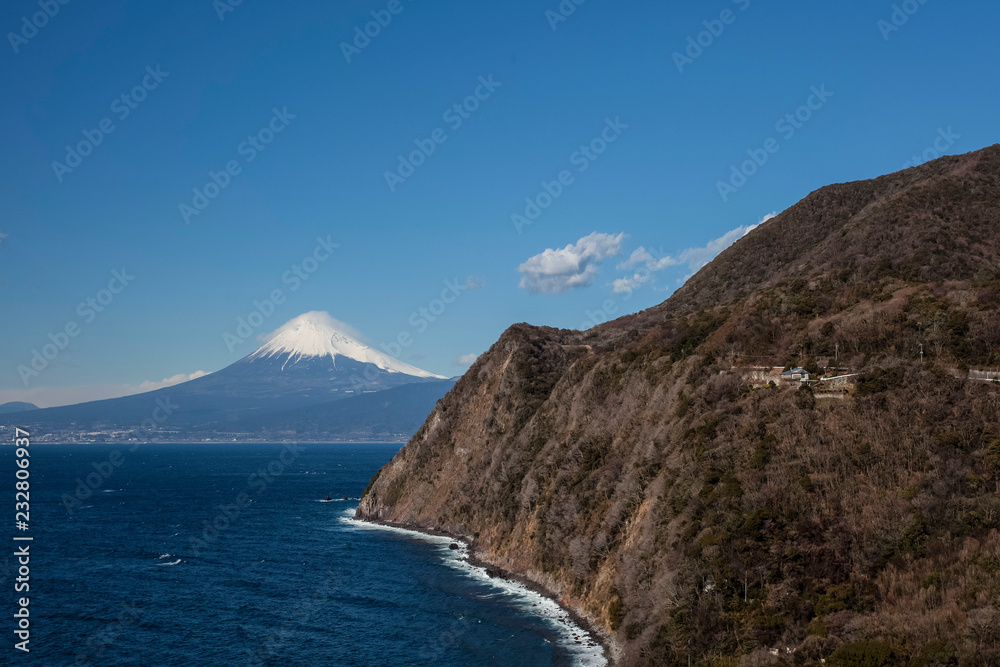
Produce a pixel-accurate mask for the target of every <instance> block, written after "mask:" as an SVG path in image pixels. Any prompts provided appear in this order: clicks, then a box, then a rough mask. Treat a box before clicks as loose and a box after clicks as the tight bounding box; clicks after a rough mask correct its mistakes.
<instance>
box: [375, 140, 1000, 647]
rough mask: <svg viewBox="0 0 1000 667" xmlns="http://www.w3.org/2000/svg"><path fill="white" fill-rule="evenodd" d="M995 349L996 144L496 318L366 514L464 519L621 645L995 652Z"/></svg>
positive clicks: (395, 519)
mask: <svg viewBox="0 0 1000 667" xmlns="http://www.w3.org/2000/svg"><path fill="white" fill-rule="evenodd" d="M998 365H1000V146H991V147H989V148H986V149H983V150H981V151H977V152H975V153H970V154H967V155H961V156H956V157H947V158H942V159H940V160H936V161H933V162H929V163H927V164H924V165H922V166H919V167H916V168H913V169H909V170H906V171H903V172H899V173H896V174H891V175H888V176H883V177H880V178H876V179H872V180H868V181H859V182H854V183H844V184H838V185H831V186H827V187H824V188H821V189H820V190H817V191H816V192H813V193H812V194H810V195H809V196H807V197H806V198H805V199H803V200H802V201H801V202H799V203H798V204H796V205H795V206H793V207H791V208H789V209H788V210H786V211H784V212H783V213H781V214H780V215H778V216H777V217H776V218H774V219H772V220H769V221H768V222H766V223H764V224H762V225H761V226H760V227H758V228H757V229H756V230H754V231H752V232H751V233H749V234H748V235H746V236H745V237H744V238H743V239H741V240H739V241H737V242H736V243H735V244H734V245H733V246H732V247H730V248H729V249H728V250H726V251H724V252H723V253H721V254H720V255H719V256H718V257H717V258H716V259H715V260H714V261H713V262H711V263H710V264H708V265H707V266H706V267H704V268H703V269H702V270H701V271H699V272H698V273H697V274H696V275H695V276H694V277H692V278H691V279H690V280H689V281H688V282H687V283H686V284H685V285H684V286H683V287H682V288H681V289H680V290H678V291H677V293H676V294H674V295H673V296H671V297H670V298H669V299H668V300H667V301H665V302H663V303H661V304H659V305H657V306H654V307H652V308H649V309H647V310H645V311H642V312H640V313H636V314H634V315H629V316H626V317H622V318H619V319H617V320H614V321H612V322H609V323H607V324H604V325H600V326H597V327H594V328H593V329H590V330H588V331H585V332H580V331H567V330H559V329H553V328H549V327H539V326H531V325H528V324H515V325H513V326H511V327H510V328H509V329H508V330H507V331H506V332H504V334H503V335H502V336H501V337H500V339H499V340H498V341H497V342H496V343H495V344H494V345H493V346H492V347H491V348H490V350H489V351H488V352H487V353H485V354H483V355H482V356H481V357H480V358H479V359H478V360H477V361H476V363H475V364H474V365H473V367H472V368H471V369H470V370H469V371H468V372H467V373H466V374H465V375H464V376H463V377H462V378H461V380H459V382H458V383H457V384H456V386H455V388H454V390H452V391H451V392H450V393H449V394H448V395H447V396H446V397H445V398H444V399H443V400H442V401H440V402H439V403H438V405H437V407H435V409H434V411H433V412H432V413H431V414H430V415H429V417H428V419H427V421H426V422H425V423H424V425H423V426H422V427H421V429H420V431H419V432H418V433H417V434H416V435H415V436H414V438H413V439H412V440H411V441H410V442H409V443H408V444H407V445H406V446H405V447H404V448H403V449H402V450H401V451H400V452H399V453H398V454H397V455H396V457H395V458H394V459H393V460H392V461H391V462H390V463H389V464H387V465H386V466H385V467H383V468H382V470H380V471H379V473H378V475H376V476H375V477H374V478H373V479H372V482H371V484H370V485H369V487H368V489H367V490H366V491H365V493H364V495H363V497H362V500H361V504H360V506H359V508H358V511H357V514H356V516H357V517H358V518H361V519H367V520H371V521H378V522H385V523H390V524H395V525H404V526H409V527H413V528H417V529H422V530H429V531H444V532H446V533H450V534H452V535H456V536H461V537H465V538H467V539H469V540H470V541H472V542H473V545H474V548H475V550H476V552H477V553H478V554H479V555H480V556H481V557H482V558H483V559H484V560H485V561H487V562H489V563H491V564H492V565H494V566H498V567H501V568H505V569H507V570H510V571H512V572H515V573H518V574H521V575H523V576H526V577H529V578H531V579H532V580H534V581H535V582H537V583H539V584H540V585H542V586H544V587H546V588H547V589H548V590H549V591H550V592H552V594H553V595H555V596H556V597H557V598H559V599H561V600H562V601H563V602H564V603H565V604H567V605H569V606H572V607H574V608H576V609H577V610H578V611H579V612H580V613H581V614H584V615H587V616H589V617H590V618H592V619H593V620H594V621H595V623H596V624H597V625H598V626H600V627H601V628H603V630H604V631H605V633H606V636H607V637H608V638H609V639H610V642H609V645H610V646H611V648H612V657H614V658H615V660H616V661H617V662H618V663H619V664H625V665H642V666H643V667H650V666H653V667H665V666H671V667H681V666H682V665H687V664H699V665H736V664H741V665H743V664H747V665H764V664H775V665H780V664H793V663H794V664H804V665H820V664H826V665H831V666H848V665H897V664H899V665H906V664H909V665H928V666H929V665H938V664H942V665H945V664H947V665H953V664H969V665H973V664H976V665H978V664H1000V634H998V633H997V631H996V629H997V628H998V627H1000V607H998V606H997V601H998V600H1000V495H998V494H997V492H996V490H997V489H998V488H1000V486H998V485H1000V387H998V386H997V384H996V383H995V382H987V381H984V380H987V379H989V378H990V374H989V373H986V372H985V371H986V370H989V369H995V368H996V367H997V366H998ZM798 366H801V367H804V368H806V369H808V370H809V372H810V373H811V374H812V376H811V378H810V382H794V383H791V382H784V381H781V380H780V379H779V380H778V382H774V383H770V382H759V381H757V380H755V375H759V369H760V367H765V368H766V369H771V368H774V367H778V368H785V367H798ZM828 377H829V378H833V377H836V378H838V379H837V382H835V383H834V382H829V383H827V382H824V378H828ZM775 656H777V657H775Z"/></svg>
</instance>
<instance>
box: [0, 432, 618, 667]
mask: <svg viewBox="0 0 1000 667" xmlns="http://www.w3.org/2000/svg"><path fill="white" fill-rule="evenodd" d="M398 449H399V445H397V444H365V445H358V444H343V445H317V444H309V445H294V446H290V445H280V444H237V443H233V444H190V445H180V444H176V445H139V446H137V447H135V448H134V450H133V448H132V447H130V446H129V445H32V447H31V465H30V472H31V477H30V480H31V490H30V494H31V497H30V502H31V508H30V510H31V516H30V519H31V520H30V524H29V529H28V530H27V531H25V532H19V531H18V530H16V529H15V528H14V526H13V519H14V502H13V498H14V483H15V478H14V470H15V466H14V452H13V447H3V448H0V455H2V460H3V469H4V470H5V471H7V473H6V474H5V475H4V476H3V477H4V478H6V479H7V484H9V493H7V494H5V495H7V497H8V498H9V501H10V502H9V507H8V511H9V513H10V521H11V523H10V524H9V525H11V528H10V530H9V537H8V538H7V539H8V540H9V542H8V545H9V546H8V548H7V549H5V550H4V551H5V552H6V554H5V555H4V556H3V557H2V558H0V569H2V572H3V579H4V590H5V591H6V594H5V595H4V596H3V598H2V599H3V604H5V605H6V606H7V608H8V610H9V613H6V612H2V610H0V613H2V615H3V617H5V618H7V619H8V620H7V622H6V625H7V629H6V630H5V631H4V633H3V635H2V636H3V637H4V639H5V641H6V643H7V645H6V646H3V647H2V648H0V656H4V657H3V658H0V664H11V665H14V664H17V665H45V666H46V667H52V666H57V665H80V666H82V665H101V666H105V665H107V666H114V665H143V666H148V667H159V666H161V665H184V666H190V665H206V666H214V665H225V666H227V667H232V666H237V665H246V666H248V667H251V666H264V665H302V666H303V667H304V666H309V667H319V666H324V665H331V666H340V665H344V666H350V665H426V664H435V665H455V666H459V665H461V666H463V667H465V666H469V665H511V666H515V665H516V666H518V667H523V666H532V665H538V666H542V665H567V666H569V665H581V666H583V665H585V666H587V667H589V666H591V665H603V664H605V660H604V658H603V656H602V651H601V648H600V646H598V645H597V643H596V642H595V641H594V639H593V638H591V637H590V636H588V635H587V634H586V633H585V632H584V631H583V630H582V629H580V628H579V627H577V626H576V625H574V624H573V623H572V621H571V620H570V619H569V618H568V616H567V615H566V614H565V612H564V611H562V610H561V609H560V608H559V607H558V606H557V605H555V603H553V602H552V601H550V600H548V599H546V598H544V597H542V596H540V595H538V594H536V593H533V592H531V591H529V590H527V589H525V588H523V587H522V586H520V585H519V584H515V583H512V582H507V581H504V580H500V579H491V578H490V577H488V576H487V575H486V574H485V572H484V571H483V570H482V569H480V568H475V567H472V566H471V565H469V564H468V562H467V561H465V560H464V556H465V551H464V546H462V547H460V548H459V549H454V548H452V545H453V542H452V541H451V540H449V539H447V538H442V537H433V536H425V535H421V534H419V533H413V532H410V531H404V530H397V529H392V528H384V527H375V526H371V525H370V524H361V523H358V522H355V521H353V519H352V518H351V517H352V516H353V513H354V508H355V507H356V506H357V502H358V501H357V498H358V497H359V496H360V495H361V493H362V491H363V490H364V488H365V486H366V485H367V484H368V481H369V480H370V478H371V476H372V475H374V474H375V472H376V471H377V470H378V469H379V467H380V466H381V465H383V464H384V463H386V462H387V461H389V459H390V458H391V457H392V456H393V454H394V453H395V452H396V451H397V450H398ZM0 484H2V482H0ZM327 497H330V498H331V499H330V500H329V501H327V500H326V498H327ZM345 498H346V499H345ZM14 535H20V536H25V535H27V536H30V537H32V538H33V540H32V541H31V542H14V541H13V540H12V539H11V538H12V537H13V536H14ZM24 544H28V545H30V547H29V548H30V574H29V575H28V579H27V581H25V582H22V583H27V584H28V586H29V587H30V590H29V591H27V592H23V591H22V592H15V589H14V587H15V577H18V576H19V575H18V567H19V564H18V563H17V557H15V556H14V551H15V548H16V547H17V546H21V545H24ZM22 578H23V577H22ZM23 596H29V599H30V603H29V606H28V609H29V610H30V642H29V644H28V646H29V648H30V653H23V652H21V651H19V650H16V649H15V648H14V645H15V643H16V642H18V641H19V640H18V638H17V637H16V636H15V633H14V630H15V629H16V623H17V621H16V620H15V619H13V613H14V611H15V610H16V609H17V607H16V605H17V604H18V603H17V599H18V598H20V597H23Z"/></svg>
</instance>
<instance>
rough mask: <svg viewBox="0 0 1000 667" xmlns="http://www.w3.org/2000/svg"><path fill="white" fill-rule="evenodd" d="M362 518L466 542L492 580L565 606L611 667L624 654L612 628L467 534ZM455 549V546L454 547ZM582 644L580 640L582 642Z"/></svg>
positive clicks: (470, 557) (472, 558)
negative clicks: (496, 560)
mask: <svg viewBox="0 0 1000 667" xmlns="http://www.w3.org/2000/svg"><path fill="white" fill-rule="evenodd" d="M358 521H363V522H365V523H370V524H373V525H377V526H387V527H389V528H400V529H402V530H410V531H413V532H415V533H422V534H424V535H433V536H436V537H447V538H449V539H451V540H454V541H455V542H456V543H462V544H464V545H465V546H466V547H467V549H468V562H469V564H470V565H472V566H474V567H478V568H482V569H483V570H485V572H486V574H487V575H488V576H489V577H490V578H492V579H505V580H508V581H512V582H516V583H518V584H520V585H522V586H524V587H525V588H527V589H528V590H530V591H532V592H534V593H537V594H538V595H541V596H543V597H545V598H548V599H549V600H552V601H553V602H555V603H556V604H557V605H559V608H560V609H562V610H563V611H564V612H566V614H567V615H568V616H569V617H570V619H571V620H572V621H573V623H574V624H575V625H577V626H578V627H580V628H581V629H582V630H583V631H584V632H586V633H587V634H588V635H590V637H592V638H593V640H594V641H595V642H597V643H598V645H600V647H601V649H602V652H603V655H604V659H605V660H606V661H607V664H608V666H609V667H614V666H615V665H617V664H618V663H619V657H620V655H621V651H620V648H619V647H618V646H617V643H616V642H615V640H614V637H613V636H611V635H610V634H609V633H608V631H607V630H606V629H605V628H603V627H602V626H599V625H597V624H596V623H594V621H593V620H592V619H590V618H588V617H587V616H585V615H583V614H582V613H580V612H579V611H578V610H576V609H574V608H573V607H570V606H568V605H566V604H564V603H563V601H562V600H561V599H560V596H559V594H558V592H556V591H552V590H550V589H548V588H547V587H545V586H543V585H542V584H540V583H538V582H537V581H535V580H533V579H530V578H529V577H527V576H526V575H524V574H521V573H518V572H511V571H510V570H507V569H505V568H502V567H498V566H497V565H495V564H493V563H491V562H489V561H487V560H485V559H484V558H483V557H482V554H481V552H480V551H479V550H478V549H477V547H476V543H475V540H470V539H468V538H466V537H462V536H459V535H454V534H452V533H449V532H447V531H443V530H437V529H428V528H427V527H425V526H419V525H417V524H414V523H397V522H393V521H373V520H371V519H358ZM453 548H454V547H453ZM578 643H579V642H578Z"/></svg>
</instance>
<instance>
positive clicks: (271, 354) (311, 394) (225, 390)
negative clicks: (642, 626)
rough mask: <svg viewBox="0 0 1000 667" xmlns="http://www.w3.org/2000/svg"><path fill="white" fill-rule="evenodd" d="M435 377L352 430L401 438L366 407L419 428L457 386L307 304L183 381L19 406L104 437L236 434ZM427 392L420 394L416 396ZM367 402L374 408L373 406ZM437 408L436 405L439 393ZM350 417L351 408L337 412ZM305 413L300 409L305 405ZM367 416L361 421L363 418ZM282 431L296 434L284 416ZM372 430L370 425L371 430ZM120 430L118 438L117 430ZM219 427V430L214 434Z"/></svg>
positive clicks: (34, 416)
mask: <svg viewBox="0 0 1000 667" xmlns="http://www.w3.org/2000/svg"><path fill="white" fill-rule="evenodd" d="M411 384H419V385H427V387H426V389H413V390H411V391H410V392H409V395H412V396H413V397H414V399H413V400H411V401H393V402H392V405H401V406H405V407H404V409H403V412H402V413H401V414H399V415H397V417H398V419H393V418H391V417H390V416H387V415H386V414H383V412H384V411H379V410H372V409H371V404H370V403H369V402H367V401H362V402H360V403H351V405H359V406H361V407H359V409H360V412H358V413H355V414H353V415H352V417H353V419H352V420H351V424H352V426H351V429H350V431H351V433H355V432H357V433H368V434H370V435H371V437H372V438H373V439H376V440H377V439H380V438H387V437H390V436H391V438H392V439H398V438H400V437H406V436H408V435H409V434H408V433H406V432H405V430H404V431H398V430H397V431H391V432H390V431H386V430H384V428H382V429H381V430H380V429H379V428H374V426H375V425H374V424H368V425H367V427H366V426H365V424H364V423H363V421H364V415H368V416H370V417H372V418H373V419H374V418H376V415H377V420H380V422H379V423H381V424H382V426H383V427H385V428H388V426H389V425H392V426H393V428H408V427H409V426H408V425H412V424H413V423H414V421H416V425H415V426H413V428H414V429H415V428H416V427H417V426H419V422H420V421H422V419H423V417H425V416H426V413H423V414H417V413H415V412H413V411H414V410H418V411H419V410H421V409H423V407H424V406H426V402H427V401H428V400H430V399H432V398H433V400H434V401H436V400H437V399H438V398H440V397H441V396H443V395H444V394H445V393H446V392H447V390H448V389H449V388H450V387H451V383H450V382H448V381H447V379H446V378H444V376H441V375H436V374H434V373H430V372H428V371H425V370H422V369H419V368H416V367H415V366H411V365H410V364H406V363H404V362H401V361H399V360H398V359H394V358H392V357H390V356H388V355H386V354H383V353H381V352H378V351H377V350H374V349H372V348H371V347H369V346H367V345H365V344H364V343H361V342H360V341H358V340H356V339H355V338H353V337H352V336H351V335H350V334H348V333H347V332H345V331H342V330H340V329H339V328H338V323H337V322H336V321H335V320H334V319H333V318H331V317H330V316H329V315H328V314H327V313H323V312H309V313H305V314H303V315H300V316H299V317H296V318H295V319H293V320H290V321H289V322H287V323H286V324H284V325H283V326H282V327H280V328H279V329H277V330H276V331H275V332H273V333H272V334H271V335H269V336H268V337H267V339H266V341H265V342H264V344H263V345H262V346H261V347H260V348H258V349H257V350H255V351H254V352H252V353H251V354H249V355H247V356H245V357H244V358H242V359H240V360H239V361H237V362H235V363H233V364H231V365H229V366H227V367H226V368H223V369H222V370H220V371H217V372H215V373H211V374H209V375H205V376H202V377H199V378H196V379H194V380H190V381H188V382H184V383H182V384H178V385H175V386H172V387H167V388H164V389H158V390H156V391H151V392H146V393H143V394H136V395H132V396H124V397H121V398H113V399H106V400H102V401H92V402H88V403H80V404H77V405H69V406H62V407H56V408H46V409H41V410H36V411H33V412H31V413H29V414H28V415H24V414H23V413H13V414H14V415H16V418H18V419H27V422H28V423H35V424H40V425H43V426H44V427H46V428H49V429H57V430H60V431H64V432H68V433H72V432H77V433H86V432H96V433H99V434H103V435H102V437H105V438H108V437H111V438H112V439H113V437H139V438H145V439H150V438H151V439H157V438H159V437H170V438H171V439H174V438H176V437H184V436H188V437H195V436H197V437H198V438H199V439H206V438H207V439H213V438H215V437H219V438H220V439H231V438H229V436H228V435H221V434H231V433H234V432H236V433H244V432H247V429H249V428H250V427H249V426H244V425H243V422H244V420H250V421H252V423H253V424H254V427H253V428H256V429H267V425H268V419H269V416H270V415H275V416H276V419H278V420H279V421H282V420H283V419H284V418H283V417H278V415H281V414H282V413H285V412H288V411H293V410H303V409H308V408H309V407H310V406H318V413H317V414H320V415H321V414H327V413H329V409H328V408H326V407H322V406H324V405H325V404H328V403H330V402H334V401H349V400H350V399H354V398H360V397H363V396H367V395H372V394H375V393H378V392H381V391H383V390H386V389H392V388H396V387H402V386H405V385H411ZM416 397H419V398H416ZM365 406H367V407H365ZM427 407H428V409H429V407H433V401H432V402H431V403H430V405H429V406H427ZM335 412H336V413H337V414H341V415H342V416H343V417H344V418H345V419H346V418H347V416H348V413H347V412H345V411H335ZM299 414H302V413H299ZM14 418H15V417H14V416H10V415H7V416H4V417H3V418H0V424H2V423H5V422H7V423H13V419H14ZM359 419H360V420H361V421H359ZM282 423H283V424H284V426H283V427H282V429H281V430H282V431H283V432H286V433H287V432H294V429H293V428H290V427H289V424H288V422H287V421H282ZM310 423H312V424H313V425H314V426H315V425H318V424H320V423H322V424H325V425H326V426H327V427H328V428H329V429H332V430H328V431H327V432H320V431H318V430H315V429H314V430H313V431H311V433H312V436H311V437H315V438H319V439H330V438H341V437H347V436H346V435H345V432H344V431H343V430H342V429H340V428H339V427H337V426H336V424H333V423H332V422H330V421H329V420H326V421H324V420H322V419H319V418H318V417H317V419H316V420H313V421H311V422H310ZM366 429H367V430H366ZM116 432H117V433H118V436H111V435H110V434H112V433H116ZM213 434H220V435H218V436H215V435H213Z"/></svg>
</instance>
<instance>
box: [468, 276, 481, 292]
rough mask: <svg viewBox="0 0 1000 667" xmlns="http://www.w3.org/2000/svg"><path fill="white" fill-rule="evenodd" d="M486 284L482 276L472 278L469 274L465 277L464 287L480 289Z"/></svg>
mask: <svg viewBox="0 0 1000 667" xmlns="http://www.w3.org/2000/svg"><path fill="white" fill-rule="evenodd" d="M485 285H486V281H485V280H483V279H482V278H473V277H472V276H469V277H468V278H466V279H465V289H470V290H471V289H482V288H483V287H484V286H485Z"/></svg>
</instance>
